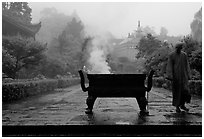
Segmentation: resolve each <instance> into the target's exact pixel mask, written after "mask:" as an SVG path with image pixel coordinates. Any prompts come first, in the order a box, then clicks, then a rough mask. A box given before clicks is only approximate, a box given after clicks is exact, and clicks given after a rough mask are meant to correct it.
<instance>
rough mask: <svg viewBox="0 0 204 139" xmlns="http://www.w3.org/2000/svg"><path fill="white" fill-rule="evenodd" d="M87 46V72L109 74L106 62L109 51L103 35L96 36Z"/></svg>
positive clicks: (109, 48)
mask: <svg viewBox="0 0 204 139" xmlns="http://www.w3.org/2000/svg"><path fill="white" fill-rule="evenodd" d="M90 45H91V46H89V56H90V57H89V58H88V60H87V63H88V73H89V74H110V70H111V68H110V66H109V65H108V62H107V55H108V54H109V53H110V51H111V47H110V45H109V44H108V40H107V38H105V37H101V36H96V37H95V38H94V39H93V40H92V42H91V44H90Z"/></svg>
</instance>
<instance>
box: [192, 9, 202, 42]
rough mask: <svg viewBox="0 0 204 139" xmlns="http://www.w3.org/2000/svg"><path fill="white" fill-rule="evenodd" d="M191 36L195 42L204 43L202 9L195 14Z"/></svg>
mask: <svg viewBox="0 0 204 139" xmlns="http://www.w3.org/2000/svg"><path fill="white" fill-rule="evenodd" d="M191 34H192V37H193V38H194V39H195V40H197V41H199V42H202V8H200V10H199V11H198V12H197V13H196V14H195V16H194V20H193V22H192V23H191Z"/></svg>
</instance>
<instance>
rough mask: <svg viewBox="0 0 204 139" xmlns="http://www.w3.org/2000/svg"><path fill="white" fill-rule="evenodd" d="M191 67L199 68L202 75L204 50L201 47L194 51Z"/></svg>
mask: <svg viewBox="0 0 204 139" xmlns="http://www.w3.org/2000/svg"><path fill="white" fill-rule="evenodd" d="M190 67H191V68H192V69H195V70H197V71H198V72H199V73H200V75H202V50H201V48H200V49H198V50H196V51H193V52H192V57H191V58H190Z"/></svg>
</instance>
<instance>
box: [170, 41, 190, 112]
mask: <svg viewBox="0 0 204 139" xmlns="http://www.w3.org/2000/svg"><path fill="white" fill-rule="evenodd" d="M183 46H184V43H181V42H180V43H177V44H176V46H175V51H174V52H172V53H170V55H169V58H168V63H167V71H166V72H167V79H169V80H171V81H172V95H173V101H172V105H173V106H175V107H176V112H178V113H179V112H181V109H183V110H184V111H188V110H189V109H188V108H186V107H185V103H189V102H190V97H191V96H190V94H189V88H188V80H189V79H190V78H191V74H190V66H189V63H188V57H187V54H186V53H185V52H183V51H182V48H183Z"/></svg>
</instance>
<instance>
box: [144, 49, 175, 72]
mask: <svg viewBox="0 0 204 139" xmlns="http://www.w3.org/2000/svg"><path fill="white" fill-rule="evenodd" d="M171 51H172V50H171V49H170V48H169V47H168V46H165V45H162V47H160V48H158V49H157V50H155V51H154V52H153V54H152V55H151V57H148V58H147V60H146V63H145V65H146V70H147V71H149V70H150V69H154V70H155V71H156V72H155V75H156V76H163V75H164V73H165V72H166V65H167V60H168V55H169V53H170V52H171Z"/></svg>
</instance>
